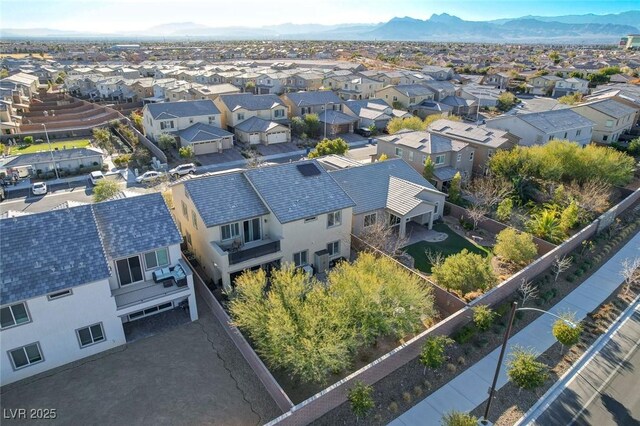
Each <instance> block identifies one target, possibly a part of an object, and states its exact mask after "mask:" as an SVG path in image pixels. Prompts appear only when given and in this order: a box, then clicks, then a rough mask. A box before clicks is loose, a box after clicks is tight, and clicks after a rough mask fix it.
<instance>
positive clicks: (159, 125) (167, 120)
mask: <svg viewBox="0 0 640 426" xmlns="http://www.w3.org/2000/svg"><path fill="white" fill-rule="evenodd" d="M142 119H143V120H142V122H143V126H144V133H145V135H146V136H147V137H148V138H149V139H151V140H153V141H157V140H158V137H159V136H160V135H161V134H163V133H171V134H175V133H177V132H180V131H184V130H186V129H188V128H189V127H191V126H193V125H194V124H196V123H202V124H206V125H209V126H213V127H218V128H220V127H222V124H221V123H222V122H221V114H220V110H218V108H217V107H216V106H215V104H214V103H213V101H212V100H210V99H204V100H197V101H180V102H160V103H149V104H146V105H145V106H144V108H142Z"/></svg>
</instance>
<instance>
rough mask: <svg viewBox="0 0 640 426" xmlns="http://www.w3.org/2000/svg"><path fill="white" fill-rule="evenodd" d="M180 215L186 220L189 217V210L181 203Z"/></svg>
mask: <svg viewBox="0 0 640 426" xmlns="http://www.w3.org/2000/svg"><path fill="white" fill-rule="evenodd" d="M182 214H183V215H184V217H186V218H188V217H189V209H188V208H187V205H186V204H185V202H184V201H183V202H182Z"/></svg>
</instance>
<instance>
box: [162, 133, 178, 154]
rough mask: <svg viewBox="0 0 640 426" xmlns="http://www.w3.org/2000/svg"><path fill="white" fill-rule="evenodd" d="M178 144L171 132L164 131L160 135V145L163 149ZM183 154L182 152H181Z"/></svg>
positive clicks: (166, 149) (165, 149)
mask: <svg viewBox="0 0 640 426" xmlns="http://www.w3.org/2000/svg"><path fill="white" fill-rule="evenodd" d="M175 144H176V138H175V137H174V136H173V135H170V134H169V133H162V134H161V135H160V136H158V146H159V147H160V149H162V150H163V151H168V150H169V149H171V148H172V147H173V146H175ZM181 155H182V154H181Z"/></svg>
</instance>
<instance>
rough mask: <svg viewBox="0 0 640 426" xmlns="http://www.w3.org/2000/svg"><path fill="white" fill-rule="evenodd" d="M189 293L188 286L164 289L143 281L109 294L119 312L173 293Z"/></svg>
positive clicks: (173, 286) (160, 284)
mask: <svg viewBox="0 0 640 426" xmlns="http://www.w3.org/2000/svg"><path fill="white" fill-rule="evenodd" d="M190 291H191V289H190V288H189V287H188V286H186V287H178V286H177V285H176V284H173V285H172V286H171V287H165V286H164V285H163V284H162V283H156V282H153V281H143V282H141V283H137V284H130V285H128V286H125V287H121V288H118V289H115V290H112V291H111V294H112V295H113V296H114V297H115V299H116V307H117V308H118V310H120V309H124V308H128V307H129V306H133V305H137V304H140V303H144V302H148V301H149V300H153V299H159V298H161V297H163V296H166V295H169V294H173V293H186V294H189V293H190Z"/></svg>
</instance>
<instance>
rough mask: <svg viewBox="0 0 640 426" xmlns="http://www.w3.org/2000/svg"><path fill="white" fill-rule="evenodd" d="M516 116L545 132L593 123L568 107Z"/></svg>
mask: <svg viewBox="0 0 640 426" xmlns="http://www.w3.org/2000/svg"><path fill="white" fill-rule="evenodd" d="M517 117H519V118H520V119H521V120H523V121H525V122H527V123H529V124H530V125H532V126H533V127H535V128H537V129H539V130H541V131H543V132H546V133H548V132H556V131H559V130H563V129H575V128H580V127H585V126H592V125H593V122H592V121H591V120H589V119H587V118H584V117H583V116H581V115H580V114H578V113H577V112H575V111H572V110H570V109H557V110H553V111H544V112H534V113H531V114H521V115H518V116H517Z"/></svg>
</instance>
